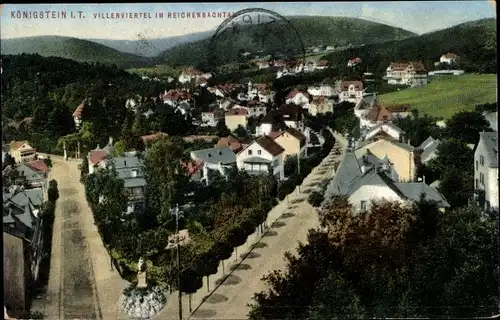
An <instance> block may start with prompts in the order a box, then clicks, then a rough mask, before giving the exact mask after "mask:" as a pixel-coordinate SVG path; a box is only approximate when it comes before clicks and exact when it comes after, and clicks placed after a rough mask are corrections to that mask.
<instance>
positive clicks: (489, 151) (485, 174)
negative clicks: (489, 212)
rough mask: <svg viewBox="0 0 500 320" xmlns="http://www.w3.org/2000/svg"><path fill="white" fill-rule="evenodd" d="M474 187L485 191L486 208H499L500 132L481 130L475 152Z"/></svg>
mask: <svg viewBox="0 0 500 320" xmlns="http://www.w3.org/2000/svg"><path fill="white" fill-rule="evenodd" d="M474 187H475V189H476V190H483V191H484V200H485V209H490V208H491V209H495V210H498V132H480V133H479V143H478V144H477V148H476V151H475V152H474Z"/></svg>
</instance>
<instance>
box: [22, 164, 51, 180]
mask: <svg viewBox="0 0 500 320" xmlns="http://www.w3.org/2000/svg"><path fill="white" fill-rule="evenodd" d="M16 169H17V171H19V173H21V174H22V175H23V176H25V177H26V180H28V181H40V180H44V179H45V177H44V175H43V174H42V173H40V172H38V171H36V170H33V169H32V168H30V167H28V166H27V165H26V164H24V163H22V164H20V165H18V166H17V168H16Z"/></svg>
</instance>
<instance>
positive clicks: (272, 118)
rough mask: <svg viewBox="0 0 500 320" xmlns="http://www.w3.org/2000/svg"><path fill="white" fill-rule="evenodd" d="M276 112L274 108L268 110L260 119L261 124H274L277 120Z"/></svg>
mask: <svg viewBox="0 0 500 320" xmlns="http://www.w3.org/2000/svg"><path fill="white" fill-rule="evenodd" d="M278 117H279V115H278V112H277V111H276V110H274V109H271V110H269V112H268V113H267V114H266V115H265V116H264V117H263V118H262V120H260V123H261V124H263V123H265V124H274V123H275V122H276V121H277V120H278Z"/></svg>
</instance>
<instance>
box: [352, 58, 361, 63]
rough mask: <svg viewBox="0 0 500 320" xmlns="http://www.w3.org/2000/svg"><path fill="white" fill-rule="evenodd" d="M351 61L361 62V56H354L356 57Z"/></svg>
mask: <svg viewBox="0 0 500 320" xmlns="http://www.w3.org/2000/svg"><path fill="white" fill-rule="evenodd" d="M349 62H350V63H360V62H361V58H359V57H356V58H354V59H351V60H349Z"/></svg>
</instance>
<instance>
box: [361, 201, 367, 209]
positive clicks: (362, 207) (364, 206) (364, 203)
mask: <svg viewBox="0 0 500 320" xmlns="http://www.w3.org/2000/svg"><path fill="white" fill-rule="evenodd" d="M361 210H366V201H361Z"/></svg>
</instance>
